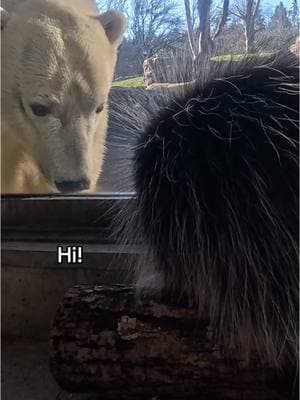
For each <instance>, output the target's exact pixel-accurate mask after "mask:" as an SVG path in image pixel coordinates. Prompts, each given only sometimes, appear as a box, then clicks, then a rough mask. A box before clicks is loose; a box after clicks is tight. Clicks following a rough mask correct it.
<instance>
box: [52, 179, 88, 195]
mask: <svg viewBox="0 0 300 400" xmlns="http://www.w3.org/2000/svg"><path fill="white" fill-rule="evenodd" d="M55 185H56V187H57V189H58V190H59V191H60V192H62V193H68V192H80V191H81V190H87V189H89V188H90V185H91V181H90V180H89V179H87V178H85V179H81V180H80V181H62V182H57V181H55Z"/></svg>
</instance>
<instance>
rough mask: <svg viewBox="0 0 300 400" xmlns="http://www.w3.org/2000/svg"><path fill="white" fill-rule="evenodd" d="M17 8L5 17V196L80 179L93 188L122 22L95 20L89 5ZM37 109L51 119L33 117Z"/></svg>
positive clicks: (59, 0) (111, 14)
mask: <svg viewBox="0 0 300 400" xmlns="http://www.w3.org/2000/svg"><path fill="white" fill-rule="evenodd" d="M12 3H13V4H12ZM12 3H11V2H8V1H4V2H2V6H3V8H4V9H5V11H6V12H4V13H3V12H1V16H2V15H3V18H1V26H2V28H3V31H2V90H1V91H2V93H1V95H2V110H1V111H2V164H1V166H2V174H1V177H2V192H6V193H7V192H13V193H16V192H27V193H34V192H49V191H57V189H56V187H55V182H62V181H76V180H80V179H90V181H91V190H93V189H95V186H96V182H97V179H98V176H99V174H100V172H101V168H102V162H103V156H104V152H105V136H106V129H107V98H108V93H109V90H110V87H111V82H112V78H113V72H114V67H115V63H116V56H117V47H118V45H119V44H120V41H121V38H122V35H123V32H124V25H125V24H124V17H123V15H122V14H121V13H119V12H117V11H108V12H107V13H105V14H102V15H99V14H97V9H96V6H95V4H94V2H93V1H91V0H89V1H82V0H76V1H74V0H48V1H46V0H27V1H25V2H21V3H20V4H18V2H12ZM36 103H38V104H40V105H44V106H46V107H48V108H49V109H50V110H51V113H49V114H48V115H46V116H43V117H41V116H40V117H38V116H36V115H34V113H33V112H32V108H31V106H32V104H36ZM100 105H103V110H102V111H101V112H100V113H99V114H97V113H96V109H97V107H98V106H100Z"/></svg>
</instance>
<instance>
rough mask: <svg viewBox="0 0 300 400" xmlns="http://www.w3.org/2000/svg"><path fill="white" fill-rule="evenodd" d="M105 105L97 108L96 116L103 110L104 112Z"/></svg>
mask: <svg viewBox="0 0 300 400" xmlns="http://www.w3.org/2000/svg"><path fill="white" fill-rule="evenodd" d="M103 107H104V104H100V106H98V107H97V108H96V114H99V113H100V112H101V111H102V110H103Z"/></svg>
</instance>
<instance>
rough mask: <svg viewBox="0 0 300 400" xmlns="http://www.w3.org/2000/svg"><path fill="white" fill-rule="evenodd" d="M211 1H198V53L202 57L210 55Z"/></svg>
mask: <svg viewBox="0 0 300 400" xmlns="http://www.w3.org/2000/svg"><path fill="white" fill-rule="evenodd" d="M211 3H212V0H198V14H199V51H198V53H199V54H201V55H203V56H205V57H206V56H208V55H209V54H210V53H211V48H212V41H211V37H210V7H211Z"/></svg>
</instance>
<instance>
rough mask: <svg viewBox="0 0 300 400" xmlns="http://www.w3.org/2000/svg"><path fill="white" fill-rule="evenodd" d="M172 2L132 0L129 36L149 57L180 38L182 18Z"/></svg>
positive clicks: (167, 0) (164, 0)
mask: <svg viewBox="0 0 300 400" xmlns="http://www.w3.org/2000/svg"><path fill="white" fill-rule="evenodd" d="M178 15H179V11H178V6H177V4H176V3H175V2H174V1H173V0H133V1H132V22H131V27H130V35H131V38H132V42H133V44H135V45H137V46H139V47H140V49H141V51H142V52H143V54H144V56H146V57H149V56H151V55H153V54H154V53H156V52H158V51H159V50H161V49H164V48H168V47H169V46H170V45H171V44H172V43H174V42H175V41H176V40H178V38H180V37H181V36H182V30H181V28H182V17H179V16H178Z"/></svg>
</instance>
